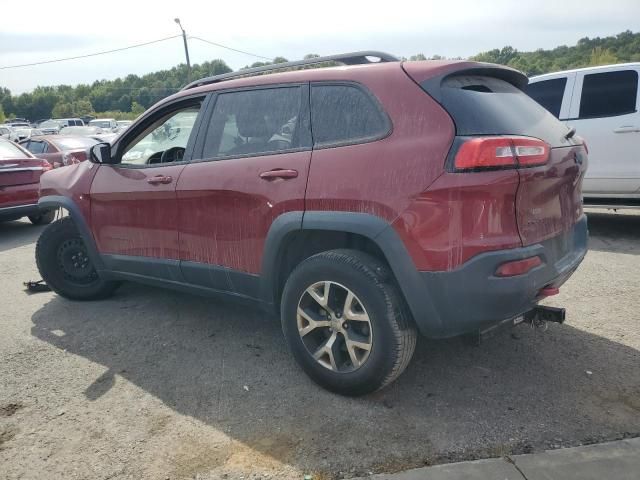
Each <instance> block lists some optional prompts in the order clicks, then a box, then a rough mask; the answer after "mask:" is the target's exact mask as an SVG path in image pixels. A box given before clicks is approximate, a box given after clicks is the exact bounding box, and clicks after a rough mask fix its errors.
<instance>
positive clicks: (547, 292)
mask: <svg viewBox="0 0 640 480" xmlns="http://www.w3.org/2000/svg"><path fill="white" fill-rule="evenodd" d="M559 293H560V289H559V288H557V287H546V288H543V289H542V290H540V294H539V296H540V297H553V296H554V295H558V294H559Z"/></svg>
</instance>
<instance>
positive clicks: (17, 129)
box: [0, 118, 133, 142]
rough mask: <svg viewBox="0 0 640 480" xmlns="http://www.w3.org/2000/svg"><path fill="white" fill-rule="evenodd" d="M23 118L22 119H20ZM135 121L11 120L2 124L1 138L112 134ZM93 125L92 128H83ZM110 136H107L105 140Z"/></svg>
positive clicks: (98, 119)
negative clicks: (32, 121)
mask: <svg viewBox="0 0 640 480" xmlns="http://www.w3.org/2000/svg"><path fill="white" fill-rule="evenodd" d="M20 120H21V119H20ZM132 123H133V122H132V121H130V120H119V121H116V120H115V119H114V118H97V119H93V120H90V121H89V122H88V123H85V122H84V121H83V120H82V119H81V118H55V119H48V120H41V121H39V122H35V123H29V122H27V121H15V119H14V121H11V122H9V121H8V122H6V123H4V124H1V125H0V138H7V139H9V140H13V141H16V142H19V141H21V140H24V139H27V138H31V137H32V136H36V135H56V134H65V135H69V134H73V135H85V136H93V135H110V134H118V133H122V132H124V131H125V130H126V129H127V128H128V127H129V125H131V124H132ZM88 127H91V129H87V130H81V129H84V128H88ZM107 140H109V137H106V138H105V141H107Z"/></svg>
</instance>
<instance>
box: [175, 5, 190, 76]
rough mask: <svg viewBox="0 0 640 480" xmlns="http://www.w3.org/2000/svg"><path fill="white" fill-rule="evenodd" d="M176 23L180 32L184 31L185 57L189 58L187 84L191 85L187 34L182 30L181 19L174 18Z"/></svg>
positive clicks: (188, 62)
mask: <svg viewBox="0 0 640 480" xmlns="http://www.w3.org/2000/svg"><path fill="white" fill-rule="evenodd" d="M173 21H174V22H176V23H177V24H178V26H179V27H180V30H182V40H183V41H184V55H185V56H186V57H187V84H189V83H191V62H190V61H189V47H188V46H187V32H185V31H184V28H182V24H181V23H180V19H179V18H174V19H173Z"/></svg>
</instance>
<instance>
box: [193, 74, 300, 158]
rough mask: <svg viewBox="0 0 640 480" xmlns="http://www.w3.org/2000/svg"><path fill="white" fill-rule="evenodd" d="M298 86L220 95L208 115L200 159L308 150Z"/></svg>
mask: <svg viewBox="0 0 640 480" xmlns="http://www.w3.org/2000/svg"><path fill="white" fill-rule="evenodd" d="M302 96H303V89H302V88H301V87H297V86H296V87H279V88H265V89H259V90H245V91H241V92H229V93H221V94H220V95H219V96H218V98H217V99H216V104H215V107H214V109H213V115H212V116H211V122H210V124H209V129H208V131H207V137H206V140H205V145H204V151H203V158H206V159H210V158H223V157H230V156H236V155H263V154H267V153H277V152H283V151H291V150H299V149H302V148H309V147H310V145H309V140H308V135H307V134H306V133H305V132H306V131H307V126H306V123H308V122H305V121H303V119H302V115H301V112H302V111H303V108H302V105H303V102H302V100H303V99H302Z"/></svg>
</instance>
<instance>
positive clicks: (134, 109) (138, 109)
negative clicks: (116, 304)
mask: <svg viewBox="0 0 640 480" xmlns="http://www.w3.org/2000/svg"><path fill="white" fill-rule="evenodd" d="M131 113H133V114H134V115H135V116H136V117H137V116H140V115H142V114H143V113H144V107H143V106H142V105H140V104H139V103H138V102H133V103H132V104H131Z"/></svg>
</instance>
